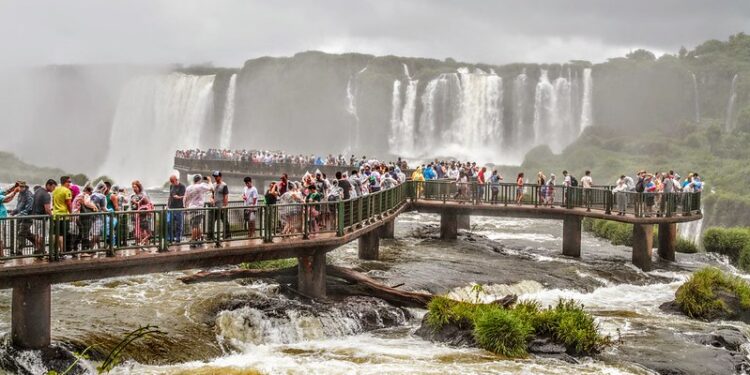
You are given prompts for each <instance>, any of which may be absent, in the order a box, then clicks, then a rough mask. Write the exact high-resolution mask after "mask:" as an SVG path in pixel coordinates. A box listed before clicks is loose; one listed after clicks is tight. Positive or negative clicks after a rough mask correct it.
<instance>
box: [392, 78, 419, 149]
mask: <svg viewBox="0 0 750 375" xmlns="http://www.w3.org/2000/svg"><path fill="white" fill-rule="evenodd" d="M403 66H404V76H406V79H405V80H406V92H405V93H404V99H403V107H402V100H401V81H400V80H396V81H394V82H393V99H392V101H391V108H392V110H391V133H390V136H389V138H388V145H389V147H390V151H391V152H392V153H398V154H400V155H403V156H407V157H412V156H415V154H414V152H413V150H414V146H415V136H416V133H415V130H416V127H415V125H416V115H417V87H418V84H419V80H415V79H412V78H411V76H410V75H409V67H407V66H406V64H403Z"/></svg>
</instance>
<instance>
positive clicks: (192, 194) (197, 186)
mask: <svg viewBox="0 0 750 375" xmlns="http://www.w3.org/2000/svg"><path fill="white" fill-rule="evenodd" d="M209 192H213V186H211V185H210V184H209V183H207V182H203V177H202V176H201V175H199V174H196V175H195V176H193V184H192V185H190V186H188V188H187V189H185V207H187V208H192V209H193V210H192V211H191V212H190V216H191V217H190V239H191V241H192V242H193V243H191V244H190V248H191V249H193V248H196V247H198V244H197V242H198V241H201V240H202V238H203V233H202V232H201V230H202V227H203V220H204V219H205V216H206V215H204V211H203V210H202V209H203V208H204V207H203V206H204V205H205V204H206V193H209ZM199 209H201V210H199Z"/></svg>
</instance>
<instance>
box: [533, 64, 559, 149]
mask: <svg viewBox="0 0 750 375" xmlns="http://www.w3.org/2000/svg"><path fill="white" fill-rule="evenodd" d="M555 94H556V93H555V86H553V85H552V83H550V81H549V77H548V75H547V70H545V69H542V70H541V73H540V75H539V82H537V84H536V91H535V92H534V145H541V144H547V143H548V140H549V139H551V138H552V133H551V132H552V131H553V130H554V127H555V121H556V119H555V108H556V107H557V97H556V95H555Z"/></svg>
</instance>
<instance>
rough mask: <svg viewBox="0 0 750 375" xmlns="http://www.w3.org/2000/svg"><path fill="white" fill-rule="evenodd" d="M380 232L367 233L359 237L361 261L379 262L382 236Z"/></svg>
mask: <svg viewBox="0 0 750 375" xmlns="http://www.w3.org/2000/svg"><path fill="white" fill-rule="evenodd" d="M378 232H380V231H379V230H373V231H370V232H367V233H365V234H363V235H362V236H360V237H359V239H358V240H357V242H358V243H357V245H358V252H357V254H358V255H359V259H363V260H378V255H379V252H380V236H379V234H380V233H378Z"/></svg>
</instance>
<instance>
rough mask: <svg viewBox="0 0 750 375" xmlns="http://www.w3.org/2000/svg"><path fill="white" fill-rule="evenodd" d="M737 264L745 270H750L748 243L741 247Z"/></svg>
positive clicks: (749, 245) (749, 244)
mask: <svg viewBox="0 0 750 375" xmlns="http://www.w3.org/2000/svg"><path fill="white" fill-rule="evenodd" d="M737 266H738V267H740V269H742V270H743V271H745V272H750V243H746V244H745V246H744V247H742V251H740V259H739V260H738V261H737Z"/></svg>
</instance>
